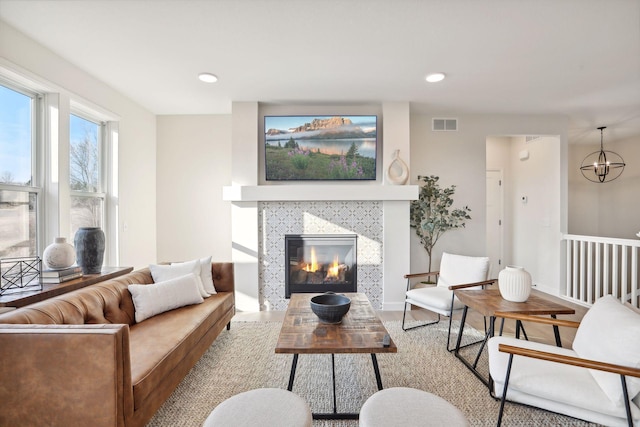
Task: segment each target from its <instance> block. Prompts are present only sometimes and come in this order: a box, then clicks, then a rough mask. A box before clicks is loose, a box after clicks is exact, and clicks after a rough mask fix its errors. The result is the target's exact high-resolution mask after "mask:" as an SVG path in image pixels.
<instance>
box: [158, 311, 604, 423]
mask: <svg viewBox="0 0 640 427" xmlns="http://www.w3.org/2000/svg"><path fill="white" fill-rule="evenodd" d="M384 324H385V327H386V328H387V330H388V331H389V334H390V335H391V337H392V339H393V340H394V341H395V343H396V345H397V346H398V353H396V354H378V355H377V358H378V363H379V366H380V373H381V376H382V382H383V385H384V387H385V388H389V387H413V388H417V389H420V390H425V391H428V392H431V393H434V394H436V395H438V396H441V397H442V398H444V399H446V400H448V401H449V402H451V403H452V404H453V405H455V406H456V407H458V408H459V409H460V410H461V411H462V412H463V413H464V414H465V415H466V417H467V419H468V420H469V423H470V424H471V425H472V426H495V425H496V421H497V417H498V410H499V406H500V402H499V401H497V400H494V399H493V398H492V397H491V396H490V395H489V391H488V389H487V388H486V387H485V386H484V384H482V383H481V382H480V381H479V380H478V379H477V378H476V377H475V376H474V375H473V373H471V372H470V371H469V370H468V369H467V368H466V367H465V366H464V365H463V364H462V363H461V362H460V361H459V360H458V359H457V358H456V357H455V356H454V355H453V353H449V352H448V351H447V350H446V348H445V344H446V335H447V329H446V328H447V323H446V322H441V323H440V324H436V325H432V326H428V327H425V328H420V329H415V330H412V331H407V332H404V331H402V328H401V326H400V322H398V321H387V322H384ZM280 326H281V323H279V322H233V323H232V324H231V330H230V331H223V332H222V333H221V334H220V336H219V337H218V338H217V339H216V341H215V342H214V343H213V344H212V346H211V347H210V348H209V349H208V350H207V352H206V353H205V354H204V356H203V357H202V358H201V359H200V361H199V362H198V363H197V364H196V365H195V366H194V368H193V369H192V370H191V371H190V372H189V374H188V375H187V376H186V377H185V378H184V379H183V381H182V382H181V383H180V385H179V386H178V388H177V389H176V390H175V391H174V393H173V394H172V395H171V396H170V397H169V399H168V400H167V401H166V402H165V404H164V405H163V406H162V407H161V408H160V410H159V411H158V412H157V413H156V414H155V416H154V417H153V418H152V419H151V421H150V422H149V423H148V427H169V426H171V427H174V426H189V427H191V426H200V425H202V423H203V422H204V420H205V419H206V418H207V416H208V415H209V413H210V412H211V411H212V410H213V409H214V408H215V407H216V406H217V405H218V404H220V403H221V402H222V401H224V400H225V399H228V398H230V397H232V396H234V395H236V394H238V393H241V392H244V391H247V390H252V389H256V388H261V387H277V388H282V389H286V388H287V384H288V380H289V373H290V370H291V361H292V357H293V356H292V355H285V354H275V352H274V348H275V346H276V342H277V340H278V334H279V332H280ZM454 330H457V329H455V328H454ZM479 336H480V334H479V333H478V332H477V331H474V330H471V331H470V334H469V339H474V338H477V337H479ZM466 338H467V334H466V331H465V339H466ZM474 350H475V348H474V347H467V349H465V353H468V354H467V356H468V357H471V356H472V353H473V351H474ZM485 353H486V351H485ZM335 362H336V388H337V390H336V395H337V403H338V412H359V410H360V407H361V406H362V404H363V403H364V402H365V401H366V399H367V398H368V397H369V396H371V395H372V394H373V393H375V392H376V391H377V386H376V381H375V377H374V372H373V367H372V363H371V356H370V355H368V354H337V355H336V356H335ZM486 364H487V360H486V355H485V356H483V357H482V358H481V359H480V361H479V364H478V366H479V367H481V370H482V367H485V368H484V369H485V372H486ZM293 392H294V393H296V394H298V395H300V396H302V397H303V398H304V399H305V400H306V401H307V402H308V403H309V405H310V407H311V409H312V411H313V412H332V410H333V396H332V391H331V356H330V355H300V357H299V359H298V367H297V371H296V378H295V383H294V386H293ZM283 416H286V414H283ZM313 425H314V427H325V426H327V427H329V426H332V427H333V426H335V427H342V426H345V427H354V426H358V422H357V421H353V420H337V421H328V420H314V422H313ZM502 425H503V426H505V427H508V426H527V427H528V426H593V425H594V424H589V423H586V422H584V421H580V420H576V419H573V418H569V417H565V416H562V415H559V414H554V413H550V412H546V411H543V410H540V409H537V408H531V407H528V406H524V405H519V404H514V403H507V405H506V407H505V413H504V418H503V424H502ZM229 427H232V426H229ZM275 427H277V426H275Z"/></svg>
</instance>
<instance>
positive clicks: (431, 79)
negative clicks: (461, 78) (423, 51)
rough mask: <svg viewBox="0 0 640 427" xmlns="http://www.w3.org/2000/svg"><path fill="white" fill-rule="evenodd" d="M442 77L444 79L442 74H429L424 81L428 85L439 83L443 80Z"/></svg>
mask: <svg viewBox="0 0 640 427" xmlns="http://www.w3.org/2000/svg"><path fill="white" fill-rule="evenodd" d="M444 77H445V76H444V73H431V74H429V75H427V78H426V80H427V81H428V82H429V83H435V82H439V81H442V80H444Z"/></svg>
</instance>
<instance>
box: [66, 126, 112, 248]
mask: <svg viewBox="0 0 640 427" xmlns="http://www.w3.org/2000/svg"><path fill="white" fill-rule="evenodd" d="M101 129H102V125H101V124H99V123H95V122H93V121H90V120H87V119H85V118H82V117H79V116H76V115H71V117H70V126H69V133H70V144H69V179H70V182H69V185H70V189H71V235H72V236H74V235H75V233H76V231H77V229H78V228H80V227H102V224H103V211H104V197H105V196H104V193H103V191H102V181H101V167H100V166H101V155H100V153H101V149H100V135H101Z"/></svg>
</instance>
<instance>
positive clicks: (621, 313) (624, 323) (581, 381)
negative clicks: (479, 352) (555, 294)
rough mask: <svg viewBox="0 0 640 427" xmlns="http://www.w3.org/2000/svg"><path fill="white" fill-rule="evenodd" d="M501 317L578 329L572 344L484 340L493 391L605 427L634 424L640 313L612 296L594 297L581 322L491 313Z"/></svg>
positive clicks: (639, 412) (638, 405) (638, 401)
mask: <svg viewBox="0 0 640 427" xmlns="http://www.w3.org/2000/svg"><path fill="white" fill-rule="evenodd" d="M496 315H497V316H499V317H503V318H511V319H516V320H521V321H533V322H538V323H546V324H557V325H559V326H569V327H578V330H577V332H576V337H575V339H574V342H573V347H572V348H571V349H568V348H560V347H554V346H552V345H547V344H542V343H537V342H532V341H523V340H518V339H515V338H512V337H494V338H491V339H490V340H489V345H488V347H489V372H490V374H491V378H492V380H493V392H494V393H495V396H496V397H499V398H501V399H502V402H501V405H500V413H499V415H498V424H497V425H498V426H500V424H501V422H502V416H503V409H504V405H505V401H506V400H509V401H512V402H518V403H523V404H526V405H530V406H536V407H539V408H542V409H546V410H548V411H552V412H557V413H561V414H564V415H568V416H570V417H574V418H580V419H583V420H586V421H590V422H594V423H598V424H603V425H608V426H625V425H628V426H640V313H639V312H637V311H635V310H634V309H632V308H631V307H628V306H626V305H623V304H621V303H620V302H619V301H618V300H616V299H615V298H614V297H612V296H610V295H609V296H605V297H602V298H600V299H598V300H597V301H596V302H595V303H594V305H593V306H592V307H591V308H590V309H589V311H588V312H587V314H586V315H585V316H584V318H583V319H582V322H580V323H578V322H573V321H568V320H559V319H548V318H540V317H536V316H528V315H518V314H508V313H496Z"/></svg>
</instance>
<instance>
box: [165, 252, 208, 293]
mask: <svg viewBox="0 0 640 427" xmlns="http://www.w3.org/2000/svg"><path fill="white" fill-rule="evenodd" d="M196 261H198V262H199V263H200V279H201V280H202V286H203V287H204V290H205V292H207V293H208V294H209V295H213V294H216V293H217V292H216V288H215V286H214V284H213V274H211V257H210V256H209V257H205V258H200V259H199V260H196ZM180 264H184V263H181V262H173V263H171V265H180ZM205 298H206V297H205Z"/></svg>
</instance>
